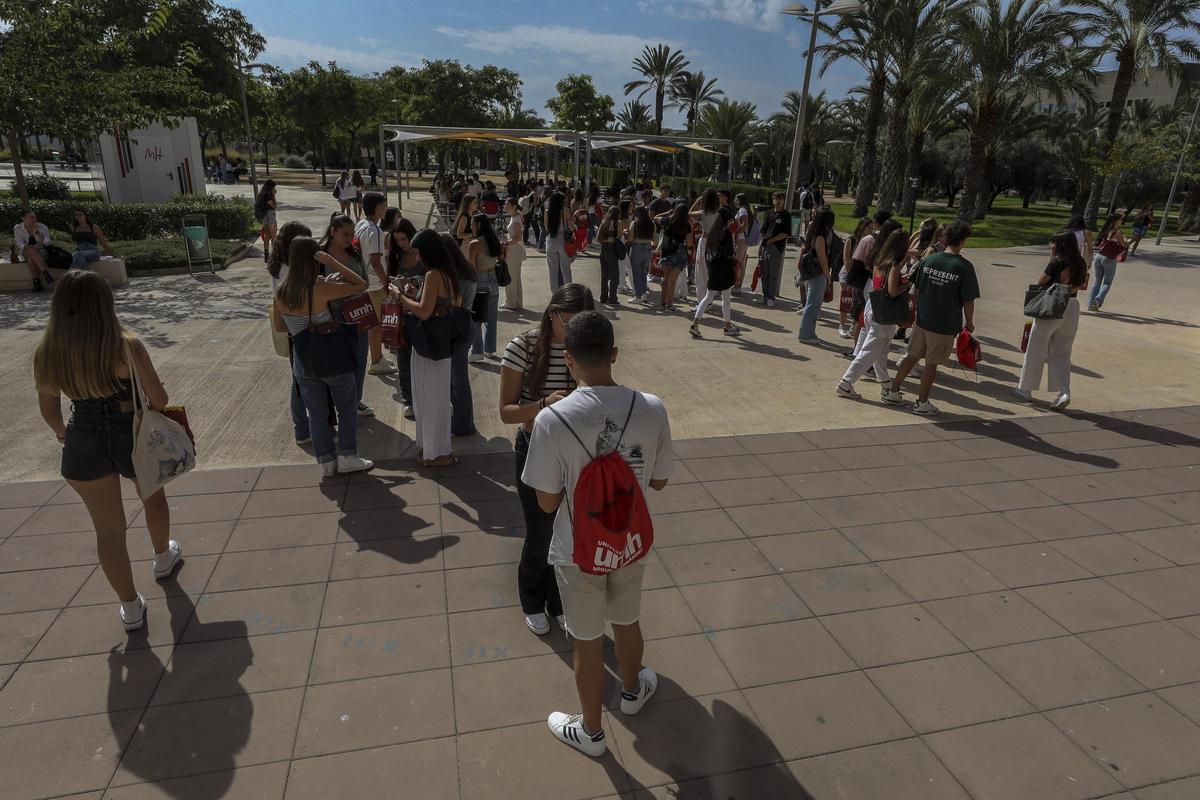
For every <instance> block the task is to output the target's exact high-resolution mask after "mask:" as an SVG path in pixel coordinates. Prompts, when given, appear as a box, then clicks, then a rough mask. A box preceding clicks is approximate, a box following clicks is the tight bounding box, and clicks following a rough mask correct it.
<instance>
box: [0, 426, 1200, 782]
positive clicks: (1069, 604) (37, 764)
mask: <svg viewBox="0 0 1200 800" xmlns="http://www.w3.org/2000/svg"><path fill="white" fill-rule="evenodd" d="M676 452H677V455H678V457H679V459H680V461H679V463H678V468H677V472H676V478H675V479H674V480H673V481H672V484H671V485H670V486H669V487H668V488H667V489H666V490H665V491H663V492H661V493H651V494H652V497H651V505H652V510H653V512H654V513H655V523H656V528H657V537H656V538H657V543H658V548H657V549H656V552H654V553H652V555H651V556H650V557H649V564H648V567H649V568H648V570H647V586H646V588H647V591H646V593H645V596H644V599H643V624H644V627H645V632H646V635H647V638H648V640H649V641H648V646H647V650H646V658H645V660H646V663H647V664H650V665H652V666H653V667H654V668H655V669H657V670H658V671H659V673H660V675H661V683H660V690H659V693H658V696H656V697H655V698H654V700H653V701H652V702H651V703H650V704H649V705H648V706H647V707H646V708H645V710H644V711H643V712H642V714H641V715H639V716H637V717H625V716H623V715H622V714H621V713H620V712H619V710H617V708H616V704H615V703H613V704H612V709H611V710H607V711H606V712H605V727H606V729H607V730H608V732H609V737H608V741H609V753H608V754H607V755H606V756H604V757H603V758H601V759H598V760H592V759H589V758H587V757H586V756H583V755H582V754H580V753H577V752H575V751H573V750H571V749H570V748H567V747H565V746H563V745H562V744H560V743H559V742H557V741H555V740H554V739H553V737H551V736H550V734H549V732H548V731H547V730H546V725H545V716H546V714H547V713H548V712H549V711H550V710H554V709H574V708H575V704H576V700H575V697H574V685H573V681H572V673H571V668H570V666H569V664H570V660H569V659H570V656H569V654H568V651H569V648H570V645H569V643H568V642H567V641H566V640H565V639H564V638H563V637H562V636H561V635H560V634H559V633H557V632H555V633H552V634H551V635H549V636H547V637H546V638H538V637H536V636H533V635H532V634H530V633H529V632H528V631H526V630H525V628H524V623H523V621H522V619H521V615H520V610H519V607H518V606H517V599H516V593H515V562H516V561H517V559H518V556H519V552H520V547H521V535H522V529H521V527H520V526H521V516H520V510H519V505H518V503H517V501H516V498H515V495H514V490H513V485H512V484H513V471H512V459H511V456H510V455H504V454H494V455H480V456H471V457H466V458H464V459H463V461H462V462H461V463H460V464H459V465H457V466H456V467H454V468H452V469H448V470H445V471H442V472H440V473H437V474H433V473H429V472H421V473H417V472H414V471H412V469H411V465H410V464H409V463H407V462H398V463H395V464H387V465H384V466H383V467H382V468H381V469H378V470H376V471H375V472H374V473H372V474H370V475H355V476H352V477H350V478H349V479H347V478H339V479H337V480H332V481H327V482H325V483H322V484H320V485H317V484H316V481H315V474H314V473H315V470H314V469H313V468H312V467H311V466H309V465H304V466H299V467H267V468H261V469H260V468H257V467H256V468H242V469H228V470H212V471H203V472H197V473H193V474H191V475H188V476H185V477H184V478H182V479H180V480H179V481H177V482H176V483H174V484H172V486H171V491H170V495H171V500H170V503H171V511H172V517H173V522H174V535H175V536H176V537H177V538H178V539H179V540H180V541H181V542H182V543H183V546H184V549H185V552H186V554H187V560H186V563H185V564H184V566H183V567H182V569H181V571H180V572H179V573H178V577H177V579H175V580H171V581H169V582H167V583H166V584H165V585H162V586H158V585H154V584H152V582H151V581H150V580H149V577H150V576H149V571H150V563H149V562H148V561H139V562H138V563H136V564H135V567H136V569H135V574H136V575H137V576H138V577H139V580H140V588H141V590H142V591H143V592H145V593H146V594H147V596H148V597H149V599H150V605H149V611H148V614H149V616H148V624H147V627H146V629H145V630H144V631H143V632H141V633H138V634H135V635H133V636H130V637H126V635H125V634H124V633H123V632H122V631H121V630H120V627H119V625H118V624H117V618H116V607H115V604H114V602H113V600H112V596H111V591H110V590H109V588H108V587H107V585H106V584H105V581H104V578H103V576H102V574H101V573H100V571H99V569H98V568H97V567H96V565H95V557H94V542H93V534H92V533H91V532H90V530H89V527H90V526H89V522H88V519H87V515H86V513H85V512H84V509H83V507H82V506H81V505H80V504H79V503H78V502H76V497H75V495H74V494H73V492H72V491H71V490H70V489H69V488H64V486H63V485H62V483H61V482H60V481H44V482H32V483H17V484H9V485H6V486H4V487H3V488H2V489H0V507H2V508H3V510H0V537H3V540H2V542H0V570H2V571H3V573H4V574H3V576H2V579H0V662H3V663H4V664H7V666H3V667H0V685H3V689H2V690H0V753H3V754H4V757H3V759H0V786H3V787H4V789H3V792H2V794H3V796H4V797H5V798H6V800H23V799H24V798H42V797H57V796H64V795H65V796H71V797H78V798H84V797H87V798H99V797H102V796H103V797H111V798H145V797H173V798H187V799H189V800H190V799H200V798H219V797H237V798H254V799H255V800H267V799H268V798H281V797H287V798H321V800H326V799H327V798H342V797H345V798H358V797H367V796H370V797H395V798H413V799H414V800H440V798H454V799H456V800H457V799H459V798H461V799H462V800H476V799H478V800H508V799H510V798H511V799H513V800H525V799H526V798H531V799H532V798H550V797H553V798H562V799H564V800H566V799H568V798H597V797H605V798H617V797H619V798H622V799H623V800H633V799H634V798H636V799H637V800H648V798H697V799H699V798H711V799H712V800H718V798H720V799H722V800H725V799H727V798H737V799H738V800H743V799H744V800H752V799H757V798H805V799H807V798H815V800H833V799H834V798H846V799H850V798H854V799H855V800H859V799H863V798H868V799H869V798H888V800H943V799H947V798H964V799H965V798H974V799H975V800H998V799H999V798H1012V800H1040V799H1041V798H1045V800H1064V799H1066V798H1098V797H1113V798H1122V800H1134V799H1135V798H1136V800H1168V799H1171V800H1190V799H1191V798H1195V797H1197V796H1200V777H1196V776H1200V407H1196V406H1193V407H1191V408H1176V409H1163V410H1155V411H1145V412H1133V413H1118V414H1112V415H1098V414H1091V413H1072V414H1069V415H1065V416H1059V415H1056V416H1044V417H1038V418H1032V419H1014V420H1007V421H998V422H993V421H979V422H963V423H937V424H921V425H908V426H891V427H882V428H875V429H871V430H865V431H864V430H834V431H813V432H805V433H790V434H784V435H751V436H737V437H721V438H710V439H693V440H687V441H680V442H678V443H677V451H676ZM914 464H920V465H922V466H914ZM130 512H131V517H132V520H133V522H132V524H133V525H134V526H135V527H134V528H133V529H132V530H131V531H130V542H131V549H132V551H133V552H134V553H135V554H137V555H135V556H134V557H135V558H145V557H147V556H148V555H149V550H148V545H147V540H146V537H145V530H144V529H141V528H137V527H136V526H137V524H138V514H139V513H140V507H139V506H137V504H136V503H135V502H130ZM609 655H610V662H611V653H610V654H609ZM609 690H610V691H609V693H608V694H609V696H610V697H613V696H615V693H616V684H615V683H613V682H612V681H611V679H610V686H609ZM1141 787H1149V788H1141ZM1129 790H1132V791H1129Z"/></svg>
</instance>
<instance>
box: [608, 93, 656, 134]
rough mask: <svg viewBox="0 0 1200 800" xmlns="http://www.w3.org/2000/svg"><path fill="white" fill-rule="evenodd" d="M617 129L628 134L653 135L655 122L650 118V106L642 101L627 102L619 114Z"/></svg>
mask: <svg viewBox="0 0 1200 800" xmlns="http://www.w3.org/2000/svg"><path fill="white" fill-rule="evenodd" d="M616 127H617V129H618V130H621V131H625V132H626V133H653V132H654V120H653V119H652V118H651V117H650V106H648V105H646V104H645V103H643V102H642V101H641V100H627V101H626V102H625V105H623V106H621V110H620V111H618V112H617V116H616Z"/></svg>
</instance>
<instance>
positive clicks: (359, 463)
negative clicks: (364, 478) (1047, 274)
mask: <svg viewBox="0 0 1200 800" xmlns="http://www.w3.org/2000/svg"><path fill="white" fill-rule="evenodd" d="M374 466H375V462H374V461H369V460H368V459H365V458H359V457H358V456H338V457H337V471H338V472H339V473H342V472H365V471H366V470H369V469H372V468H373V467H374Z"/></svg>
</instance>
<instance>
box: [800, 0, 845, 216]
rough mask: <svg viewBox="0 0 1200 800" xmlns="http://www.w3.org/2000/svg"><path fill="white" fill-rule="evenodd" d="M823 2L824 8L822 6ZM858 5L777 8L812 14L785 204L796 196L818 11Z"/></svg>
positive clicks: (816, 1) (830, 2)
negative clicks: (809, 8) (810, 9)
mask: <svg viewBox="0 0 1200 800" xmlns="http://www.w3.org/2000/svg"><path fill="white" fill-rule="evenodd" d="M822 6H824V8H822ZM861 7H862V3H861V2H860V0H813V10H812V11H809V10H808V9H807V8H805V7H804V6H802V5H800V4H799V3H797V4H795V5H790V6H788V7H787V8H785V9H783V11H781V12H780V13H781V14H787V15H789V16H793V17H812V26H811V28H810V30H809V34H808V53H807V55H806V56H805V60H804V87H803V88H802V89H801V90H800V108H799V109H798V110H797V112H796V138H795V140H793V141H792V161H791V166H790V167H789V168H788V186H787V207H788V208H791V207H792V203H794V202H795V200H796V184H797V183H798V181H799V179H800V176H799V174H798V173H799V171H800V149H801V147H802V143H803V142H804V125H805V118H804V117H805V111H806V107H807V106H808V87H809V83H810V82H811V81H812V66H813V56H814V55H816V53H815V52H814V51H815V50H816V48H817V26H818V20H819V19H820V17H821V15H822V14H824V15H841V14H849V13H851V12H854V11H857V10H858V9H859V8H861Z"/></svg>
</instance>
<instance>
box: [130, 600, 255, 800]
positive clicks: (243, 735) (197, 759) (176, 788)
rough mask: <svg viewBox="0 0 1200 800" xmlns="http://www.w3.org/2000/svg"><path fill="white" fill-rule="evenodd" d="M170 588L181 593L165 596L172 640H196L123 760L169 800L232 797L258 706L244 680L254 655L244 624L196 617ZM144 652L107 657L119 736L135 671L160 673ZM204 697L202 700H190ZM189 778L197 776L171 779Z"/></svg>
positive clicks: (183, 652) (182, 650)
mask: <svg viewBox="0 0 1200 800" xmlns="http://www.w3.org/2000/svg"><path fill="white" fill-rule="evenodd" d="M166 585H167V587H168V590H169V591H173V592H177V593H175V594H170V595H168V597H167V607H168V609H169V611H170V616H171V622H170V625H171V631H172V634H173V637H172V638H173V640H174V641H175V642H176V644H178V642H179V640H180V637H181V635H182V633H183V630H184V629H185V628H188V630H189V631H190V633H189V638H193V637H194V638H195V640H196V641H197V642H198V643H197V644H189V645H183V646H177V647H176V648H175V651H174V653H173V654H172V657H171V661H170V668H169V669H168V670H167V671H166V672H164V673H163V675H162V679H161V680H160V681H159V684H158V687H157V688H156V689H155V692H154V695H153V699H152V702H157V703H162V704H161V705H151V706H150V707H149V708H148V709H147V710H146V711H145V713H144V714H143V715H142V719H141V721H140V722H139V723H138V727H137V730H136V731H135V732H134V735H133V737H132V739H131V740H130V742H129V745H128V746H127V747H126V749H125V752H124V754H123V755H122V758H121V768H122V769H123V770H125V771H127V772H130V773H132V774H133V775H136V776H137V777H138V778H139V779H141V780H143V781H150V782H154V783H156V785H157V787H158V788H159V789H160V790H161V791H163V792H164V793H166V794H167V795H168V796H169V797H174V798H179V800H217V798H220V797H224V796H225V794H226V793H227V792H228V790H229V787H230V785H231V783H232V782H233V768H234V766H235V764H234V757H235V756H236V755H237V753H239V752H240V751H241V750H242V748H244V747H245V746H246V743H247V742H248V741H249V739H250V727H251V723H252V721H253V719H254V703H253V702H252V701H251V699H250V695H249V694H248V693H247V692H246V689H245V688H244V687H243V686H242V685H241V677H242V675H243V674H244V673H245V672H246V670H247V669H248V668H249V667H250V665H251V664H252V663H254V652H253V648H252V646H251V644H250V640H249V639H248V638H247V630H246V623H245V622H243V621H241V620H236V621H221V622H213V623H208V624H205V623H203V622H201V621H200V620H199V619H198V618H196V619H195V620H193V617H195V616H196V605H195V603H193V602H192V598H190V597H188V595H187V594H185V593H184V592H183V591H182V590H181V589H180V588H179V586H178V584H175V583H174V578H172V579H171V580H170V581H168V582H166ZM189 622H190V623H191V624H190V625H189ZM145 652H146V651H141V653H142V654H143V657H142V658H139V659H137V660H136V661H135V660H134V659H131V658H129V654H128V653H122V652H119V651H118V650H116V649H114V650H113V651H111V652H110V653H109V658H108V666H109V673H108V708H109V719H110V721H111V723H112V725H113V730H114V731H115V730H118V729H119V728H118V725H120V724H121V720H122V717H121V715H120V714H118V713H117V711H116V709H120V708H124V707H127V704H122V702H121V698H122V697H124V696H125V693H126V688H125V687H126V684H127V683H130V682H131V680H132V678H133V675H132V670H134V669H139V670H145V669H158V670H161V669H162V666H163V665H162V663H161V662H159V661H158V659H157V657H155V658H154V659H153V661H154V662H155V663H147V661H146V659H145V658H144V653H145ZM151 652H152V651H151ZM200 699H203V700H204V702H201V703H197V702H190V701H193V700H200ZM199 773H204V774H202V775H201V774H199ZM189 775H197V777H194V778H187V779H184V780H171V779H173V778H181V777H184V776H189Z"/></svg>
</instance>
